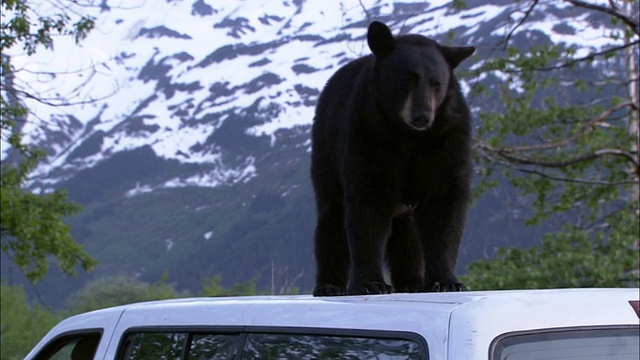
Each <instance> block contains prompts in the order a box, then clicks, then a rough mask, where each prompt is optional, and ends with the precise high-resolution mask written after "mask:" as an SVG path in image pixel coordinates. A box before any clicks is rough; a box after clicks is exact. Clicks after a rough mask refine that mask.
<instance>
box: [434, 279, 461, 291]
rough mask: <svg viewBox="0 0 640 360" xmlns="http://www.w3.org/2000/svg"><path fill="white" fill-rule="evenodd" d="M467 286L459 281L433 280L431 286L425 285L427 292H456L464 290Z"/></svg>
mask: <svg viewBox="0 0 640 360" xmlns="http://www.w3.org/2000/svg"><path fill="white" fill-rule="evenodd" d="M466 290H467V288H466V287H465V286H464V284H463V283H461V282H438V281H436V282H434V283H433V284H431V286H429V285H427V291H428V292H457V291H466Z"/></svg>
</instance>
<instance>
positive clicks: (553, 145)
mask: <svg viewBox="0 0 640 360" xmlns="http://www.w3.org/2000/svg"><path fill="white" fill-rule="evenodd" d="M625 107H630V108H632V109H635V108H637V104H635V103H634V102H633V101H632V100H628V101H624V102H621V103H619V104H618V105H616V106H613V107H611V108H609V109H607V110H605V111H603V112H602V113H601V114H600V115H598V116H596V117H594V118H593V119H591V120H589V121H588V122H587V123H586V124H585V125H584V126H583V127H582V128H581V129H580V130H578V132H577V133H576V134H574V135H572V136H570V137H568V138H566V139H564V140H562V141H557V142H553V143H546V144H540V145H529V146H518V147H504V148H499V149H496V148H492V147H490V146H489V145H486V144H485V145H483V147H485V148H486V149H488V150H490V151H492V152H495V153H497V154H509V153H517V152H527V151H536V150H549V149H556V148H560V147H565V146H568V145H569V144H570V143H571V142H572V141H575V140H577V139H578V138H580V137H581V136H583V135H584V134H585V133H586V132H587V131H588V130H589V129H591V128H592V127H594V126H595V125H596V124H598V123H599V122H602V121H603V120H604V119H606V118H607V117H609V116H610V115H611V114H613V113H615V112H616V111H618V110H620V109H622V108H625ZM632 159H633V163H634V164H635V165H638V162H637V160H636V159H635V158H633V157H632Z"/></svg>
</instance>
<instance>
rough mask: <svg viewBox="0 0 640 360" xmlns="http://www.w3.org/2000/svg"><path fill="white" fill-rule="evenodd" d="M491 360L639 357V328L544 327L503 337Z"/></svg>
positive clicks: (624, 359)
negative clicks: (542, 329) (556, 328)
mask: <svg viewBox="0 0 640 360" xmlns="http://www.w3.org/2000/svg"><path fill="white" fill-rule="evenodd" d="M491 354H492V355H491V357H490V358H491V359H492V360H534V359H536V360H552V359H554V360H555V359H587V360H638V359H639V358H640V328H637V327H635V328H620V327H615V328H598V329H584V328H578V329H562V330H544V331H540V332H535V333H533V332H532V333H517V334H513V335H509V334H507V335H505V336H501V337H500V338H499V339H498V340H496V341H494V343H493V345H492V349H491Z"/></svg>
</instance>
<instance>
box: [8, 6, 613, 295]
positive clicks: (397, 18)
mask: <svg viewBox="0 0 640 360" xmlns="http://www.w3.org/2000/svg"><path fill="white" fill-rule="evenodd" d="M29 3H30V5H31V6H33V7H34V9H35V10H36V11H37V12H38V13H40V14H46V13H49V12H50V11H51V9H48V8H47V6H48V4H49V3H50V2H48V1H42V2H40V5H37V4H38V3H39V2H38V1H30V2H29ZM98 3H99V4H100V5H99V6H96V7H93V8H92V7H83V8H79V9H76V10H78V11H81V12H82V13H86V12H89V13H90V14H91V15H93V16H95V18H96V28H95V29H94V30H93V31H92V32H91V33H90V34H89V36H88V37H87V38H86V39H85V40H83V41H82V42H81V43H80V44H79V45H77V44H75V43H74V42H73V40H72V39H68V38H64V37H60V38H55V39H54V41H55V42H54V49H53V51H46V50H44V49H40V50H39V51H38V52H37V53H36V54H35V55H33V56H27V55H25V54H21V53H20V52H19V49H12V53H11V54H10V55H11V56H12V63H13V65H14V66H15V68H16V69H17V72H16V79H15V86H16V87H18V88H21V89H23V90H25V91H28V92H30V93H32V94H34V95H38V96H39V97H40V98H41V99H42V100H44V101H36V100H32V99H22V100H23V101H24V103H25V105H26V106H27V107H28V108H29V109H30V110H31V115H30V116H29V118H28V119H27V122H26V124H25V125H24V126H23V129H22V130H23V132H24V134H25V142H26V143H28V144H31V145H35V146H38V147H42V148H44V149H46V150H47V151H48V154H49V157H48V159H47V161H45V162H43V163H42V164H41V165H40V166H39V168H38V169H37V171H36V174H35V176H34V177H33V183H32V189H33V190H34V191H47V190H48V189H51V188H55V187H57V186H60V185H62V186H64V187H67V188H69V191H70V194H71V197H72V198H74V199H76V200H77V201H80V202H82V203H83V204H84V205H85V212H84V213H85V215H81V218H80V219H79V220H77V222H76V223H75V224H74V231H75V233H74V236H75V237H76V239H78V240H79V241H80V242H83V243H85V245H86V246H87V248H88V249H89V250H92V249H93V250H92V251H93V254H97V255H96V256H97V257H98V258H99V260H100V261H101V264H103V265H101V266H105V267H108V270H104V271H103V272H102V274H110V273H126V274H134V275H136V276H142V277H143V278H144V277H145V276H146V278H147V279H157V278H158V277H159V276H160V275H159V274H161V273H162V271H163V269H170V270H169V272H170V274H171V276H172V278H174V279H178V280H179V281H182V280H183V279H191V278H194V277H195V278H198V279H200V278H202V277H203V276H205V275H209V276H210V275H212V274H215V273H216V272H225V271H227V270H228V267H225V266H227V265H228V263H227V262H225V261H227V260H225V259H226V258H228V257H233V259H234V261H233V262H234V263H239V264H241V263H242V262H243V261H245V263H247V262H248V263H252V264H253V266H255V269H251V270H247V271H244V272H243V271H239V270H237V269H233V272H232V273H233V274H234V275H233V276H236V277H230V278H229V279H230V281H242V280H247V279H249V278H251V277H260V276H262V277H261V278H260V281H262V282H265V283H266V282H268V280H269V279H268V278H267V276H266V275H264V274H266V273H269V272H270V273H271V275H272V276H273V274H274V273H278V271H280V270H282V273H283V274H284V273H285V272H287V271H288V274H289V275H286V276H285V275H282V277H283V278H285V280H286V281H284V283H285V284H283V285H282V286H285V285H286V284H287V282H288V284H289V285H291V283H292V282H294V281H295V280H296V279H298V278H299V276H298V275H300V276H302V274H304V279H303V280H301V281H299V282H298V283H297V285H303V286H302V288H303V290H307V288H308V287H309V286H308V285H309V284H310V283H311V281H312V278H313V277H312V274H313V262H312V257H311V250H310V248H311V233H312V228H313V225H314V218H313V211H314V210H313V200H312V194H311V189H310V186H309V184H308V179H307V169H308V159H307V158H308V149H309V145H310V144H309V136H308V130H309V125H310V124H311V121H312V118H313V111H314V106H315V104H316V101H317V98H318V95H319V93H320V91H321V89H322V87H323V85H324V83H325V82H326V80H327V79H328V78H329V76H330V75H331V74H332V73H333V72H334V71H336V70H337V69H338V68H339V67H340V66H341V65H342V64H345V63H346V62H348V61H349V60H352V59H355V58H357V57H359V56H362V55H366V54H368V53H369V50H368V48H367V46H366V41H365V35H366V28H367V25H368V23H369V22H370V21H371V20H373V19H376V20H380V21H383V22H385V23H387V24H388V25H390V26H391V28H392V29H393V30H394V32H395V33H397V34H400V33H420V34H423V35H426V36H430V37H434V38H436V39H438V40H439V41H441V42H444V43H447V44H455V45H475V46H477V47H478V51H477V56H476V57H475V58H474V60H472V61H469V62H468V63H467V64H463V66H467V67H469V66H472V67H473V66H478V65H479V64H480V63H481V62H482V58H483V57H485V56H493V55H495V53H494V52H493V51H494V50H496V49H497V47H496V44H498V43H499V42H500V40H502V39H503V38H504V36H505V35H506V34H507V33H508V32H509V31H510V28H511V27H512V26H513V25H514V24H516V23H517V22H518V21H519V20H520V19H521V18H522V17H523V16H528V21H527V22H526V23H525V24H524V25H523V26H521V27H519V28H518V30H517V31H516V32H515V33H514V34H513V36H512V37H513V39H514V41H552V42H554V43H560V42H563V43H566V44H567V45H568V46H570V45H572V44H580V45H581V46H584V45H585V44H588V46H589V47H592V48H599V47H601V46H603V45H606V44H610V43H611V42H612V40H611V38H610V36H609V35H610V30H609V29H608V28H607V26H606V25H607V24H606V22H605V21H603V19H602V18H600V17H598V16H594V14H593V13H589V12H585V11H575V10H570V9H569V8H568V5H566V3H565V2H562V1H553V0H541V1H539V4H538V6H537V7H536V8H535V10H534V11H533V12H532V13H529V14H528V15H525V14H527V11H526V10H527V8H528V6H529V4H528V3H527V2H513V1H507V0H493V1H488V2H487V1H480V0H468V1H467V2H466V5H467V7H466V8H465V9H463V10H454V9H453V8H452V4H451V2H450V1H445V0H434V1H412V0H404V1H398V0H395V1H394V0H361V1H357V0H344V1H338V0H322V1H320V0H317V1H316V0H247V1H243V0H225V1H216V0H126V1H125V0H119V1H116V0H102V1H96V4H98ZM69 15H72V16H73V15H74V12H70V14H69ZM583 51H585V50H583ZM494 75H497V76H498V78H499V75H500V74H494ZM516 86H517V84H516ZM463 87H464V89H465V90H468V88H469V86H468V84H466V82H465V81H464V80H463ZM51 104H54V105H58V106H50V105H51ZM471 105H472V107H473V108H474V110H477V109H479V107H480V106H481V104H476V103H474V102H473V101H471ZM477 125H479V124H477ZM3 138H4V136H3ZM10 152H11V149H10V148H9V147H8V146H7V144H6V143H4V142H3V144H2V158H3V159H6V158H7V157H8V156H9V155H10ZM181 189H182V190H184V191H183V192H180V190H181ZM186 189H190V190H189V191H191V192H185V191H186ZM226 189H228V192H227V193H225V191H227V190H226ZM200 190H202V191H200ZM171 191H177V192H175V193H171ZM206 191H209V192H206ZM296 191H297V192H298V193H297V195H296ZM103 193H104V194H108V195H105V196H107V197H108V199H100V194H103ZM152 194H153V195H154V196H156V197H152ZM169 194H177V195H169ZM194 194H195V195H194ZM205 194H206V195H205ZM211 194H213V195H211ZM223 194H224V195H223ZM145 196H146V197H145ZM296 196H297V197H296ZM283 199H284V200H283ZM501 201H509V200H505V198H502V199H501ZM165 203H167V204H170V205H168V210H167V213H171V216H167V218H162V219H160V217H161V215H160V214H159V213H156V212H154V211H159V210H158V209H161V208H163V206H164V204H165ZM517 203H518V200H517V199H514V200H513V203H512V204H510V205H513V204H517ZM131 204H135V210H133V209H134V207H133V206H134V205H131ZM128 206H130V207H128ZM497 207H498V208H500V207H501V206H500V205H498V206H497ZM501 208H502V209H503V210H504V213H499V214H497V215H496V214H495V213H494V215H493V217H492V219H493V220H491V221H494V220H496V219H497V220H496V221H498V222H499V221H502V223H501V225H498V226H500V227H501V228H502V229H503V230H505V231H504V233H503V234H500V236H493V237H491V238H487V239H481V240H479V239H477V238H478V237H479V236H478V234H480V233H482V231H483V230H482V228H494V229H495V228H496V225H495V223H491V224H489V223H488V221H486V220H480V218H481V216H480V215H474V213H473V210H472V212H471V214H470V225H468V227H467V228H468V230H467V232H466V234H467V235H466V237H467V238H469V239H471V238H474V239H473V241H466V240H465V241H464V242H463V254H462V255H461V257H462V259H463V261H462V262H461V263H462V265H464V263H465V261H464V260H465V259H466V260H469V259H474V258H477V257H478V256H486V255H487V252H488V251H490V250H491V249H493V247H494V246H496V245H500V244H504V243H505V242H509V241H510V240H509V238H512V236H511V235H509V234H510V233H509V231H508V229H509V228H510V227H514V229H515V230H514V231H516V230H518V231H519V230H521V227H519V226H520V225H519V224H516V225H514V223H513V221H512V220H513V219H512V218H511V216H512V214H510V213H509V211H510V210H507V207H506V206H502V207H501ZM127 209H128V210H127ZM230 209H233V210H230ZM239 209H245V210H242V212H241V211H240V210H239ZM282 209H286V211H285V210H282ZM129 210H130V211H131V212H132V214H133V215H131V214H130V215H122V214H126V212H127V211H129ZM269 211H281V212H282V214H281V215H279V216H281V219H280V220H279V222H274V220H273V216H271V217H270V216H266V215H263V214H265V213H268V212H269ZM203 212H204V213H205V214H209V215H207V216H202V214H203ZM146 213H149V214H154V215H153V216H151V215H149V217H150V218H148V219H146V218H145V214H146ZM483 213H485V214H486V213H487V212H483ZM114 214H117V215H118V216H123V217H125V216H126V218H118V219H117V220H114V219H116V218H115V216H116V215H114ZM228 214H233V216H227V215H228ZM256 214H258V215H256ZM82 216H84V217H82ZM137 217H139V218H140V219H146V220H145V221H144V222H143V223H132V224H126V225H125V224H124V223H123V221H125V220H127V221H128V220H131V221H134V220H136V218H137ZM291 218H296V220H291V221H294V222H295V221H297V222H298V223H299V224H298V225H295V226H294V225H291V228H288V225H287V226H284V227H283V226H282V224H283V223H287V221H289V220H288V219H291ZM104 219H112V220H109V221H108V222H107V221H106V220H104ZM176 219H178V220H176ZM249 219H250V220H249ZM283 219H284V220H283ZM140 221H142V220H140ZM172 221H175V223H173V222H172ZM187 223H188V224H189V225H185V224H187ZM107 224H108V225H107ZM114 224H118V225H114ZM150 224H151V225H150ZM167 224H171V226H170V227H169V225H167ZM287 224H288V223H287ZM300 224H302V225H300ZM165 225H167V228H166V229H165V228H164V226H165ZM118 226H122V227H118ZM296 226H297V227H296ZM105 228H106V229H107V230H105ZM132 229H136V230H138V229H142V230H140V232H136V231H132ZM185 229H188V230H185ZM265 229H266V230H265ZM269 229H272V230H273V233H272V234H271V233H269V234H270V235H269V236H270V237H268V236H267V239H268V240H265V241H264V244H262V245H261V246H262V247H258V248H256V247H255V242H250V241H249V240H246V241H247V242H246V243H244V244H243V243H242V241H244V240H242V239H249V238H252V239H253V238H255V239H258V238H260V236H259V235H256V234H255V232H262V235H263V236H262V237H263V238H264V237H265V236H266V235H264V234H266V233H268V232H269V231H271V230H269ZM109 231H112V232H114V233H116V234H115V235H114V234H110V235H105V234H106V232H109ZM292 234H293V235H292ZM529 235H531V236H534V235H535V233H534V232H533V231H530V232H529ZM120 241H121V242H120ZM196 241H197V243H196ZM252 241H253V240H252ZM511 241H512V240H511ZM138 242H149V243H152V245H149V248H153V249H161V250H162V251H161V252H159V253H158V254H155V253H154V254H155V255H153V256H152V257H153V261H155V262H157V263H158V264H156V265H157V266H156V265H154V266H155V268H153V269H151V267H153V266H151V265H148V264H147V265H144V266H143V265H140V264H139V259H140V256H147V255H149V250H141V249H140V248H141V245H132V243H135V244H138ZM181 246H182V249H183V250H180V248H181ZM243 246H245V247H244V248H243ZM465 246H466V247H465ZM235 247H237V248H238V249H236V250H234V249H235ZM294 247H296V248H301V249H302V250H296V251H293V250H291V249H292V248H294ZM106 248H108V249H110V250H105V249H106ZM186 248H188V249H189V250H188V251H187V250H184V249H186ZM123 249H127V250H123ZM145 249H146V248H145ZM211 249H214V250H211ZM221 249H222V250H221ZM243 249H244V250H243ZM246 249H251V251H256V252H262V253H263V254H269V256H270V257H269V256H266V257H265V258H264V259H262V258H261V259H260V260H256V259H252V258H246V259H245V258H244V253H245V252H246V251H247V250H246ZM118 251H127V252H128V255H130V258H131V259H129V260H128V262H127V261H125V260H124V259H125V258H126V256H124V257H123V256H121V255H122V254H121V253H120V252H118ZM154 251H155V250H154ZM209 251H210V252H211V255H208V257H207V256H205V255H204V254H207V253H209ZM234 251H235V252H234ZM289 252H291V254H289ZM478 252H479V253H480V254H481V255H471V254H477V253H478ZM169 253H170V254H172V255H171V256H173V257H172V258H171V260H167V258H166V257H167V256H168V255H166V254H169ZM176 254H180V255H176ZM292 254H295V255H292ZM216 256H217V257H216ZM465 256H466V258H465ZM114 257H115V258H117V259H118V261H120V262H119V263H118V264H117V265H114V260H113V258H114ZM293 257H295V260H291V259H292V258H293ZM269 258H270V259H271V260H270V262H269ZM274 259H275V260H274ZM163 261H164V262H163ZM278 261H280V263H278ZM167 264H173V265H167ZM176 264H182V265H184V264H189V265H190V266H196V264H198V265H197V266H199V267H198V269H199V270H198V271H195V270H189V269H187V270H185V269H182V268H181V267H180V266H178V265H176ZM274 264H275V265H274ZM279 264H284V265H281V268H280V269H279V268H278V266H279ZM229 266H231V265H229ZM183 267H184V266H183ZM283 269H286V271H285V270H283ZM272 280H273V279H272ZM185 281H186V280H185ZM198 281H200V280H198ZM271 283H272V284H273V281H271ZM197 284H198V283H197V282H194V283H192V284H187V285H185V287H191V288H195V287H197Z"/></svg>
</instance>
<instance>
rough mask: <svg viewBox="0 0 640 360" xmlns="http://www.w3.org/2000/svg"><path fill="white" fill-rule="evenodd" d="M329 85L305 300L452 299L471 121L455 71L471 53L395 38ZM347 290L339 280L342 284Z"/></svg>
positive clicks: (378, 35)
mask: <svg viewBox="0 0 640 360" xmlns="http://www.w3.org/2000/svg"><path fill="white" fill-rule="evenodd" d="M367 40H368V44H369V48H370V49H371V51H372V52H373V54H372V55H369V56H365V57H362V58H359V59H356V60H354V61H352V62H350V63H348V64H346V65H345V66H344V67H342V68H340V69H339V70H338V71H337V72H336V73H335V74H334V75H333V76H332V77H331V78H330V79H329V81H328V82H327V84H326V86H325V88H324V90H323V91H322V94H321V95H320V99H319V101H318V105H317V108H316V114H315V119H314V123H313V128H312V141H313V145H312V156H311V178H312V181H313V186H314V190H315V196H316V205H317V212H318V222H317V226H316V231H315V255H316V261H317V277H316V286H315V289H314V295H316V296H331V295H344V294H379V293H389V292H391V291H392V289H391V287H390V286H389V285H387V284H385V282H384V279H383V274H382V268H383V262H384V260H386V262H387V265H388V267H389V271H390V275H391V281H392V284H393V286H394V288H395V290H396V291H400V292H407V291H408V292H421V291H460V290H463V289H464V286H463V285H462V284H461V283H460V282H459V281H458V279H457V277H456V276H455V274H454V267H455V263H456V258H457V255H458V247H459V244H460V238H461V236H462V231H463V228H464V223H465V216H466V210H467V204H468V202H469V196H470V179H471V172H472V168H471V150H470V143H471V120H470V113H469V109H468V107H467V105H466V104H465V101H464V99H463V97H462V94H461V91H460V86H459V83H458V81H457V79H456V78H455V76H454V75H453V69H454V68H455V67H456V66H457V65H458V64H459V63H460V62H461V61H463V60H464V59H466V58H467V57H469V56H470V55H471V54H472V53H473V52H474V48H473V47H447V46H442V45H439V44H438V43H436V42H435V41H433V40H431V39H428V38H426V37H424V36H420V35H404V36H398V37H394V36H393V34H392V33H391V30H389V28H388V27H387V26H386V25H384V24H382V23H380V22H373V23H372V24H371V25H370V26H369V30H368V34H367ZM347 281H348V282H347Z"/></svg>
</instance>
